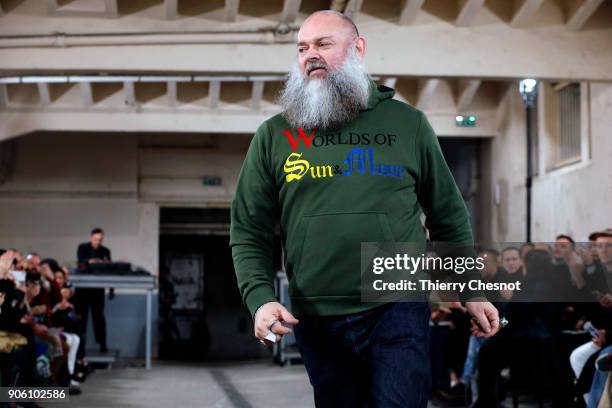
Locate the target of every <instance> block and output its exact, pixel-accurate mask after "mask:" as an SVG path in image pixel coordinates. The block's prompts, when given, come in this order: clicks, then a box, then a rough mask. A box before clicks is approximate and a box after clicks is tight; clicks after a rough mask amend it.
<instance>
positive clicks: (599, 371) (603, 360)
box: [587, 346, 612, 408]
mask: <svg viewBox="0 0 612 408" xmlns="http://www.w3.org/2000/svg"><path fill="white" fill-rule="evenodd" d="M595 368H596V371H595V375H594V376H593V383H592V385H591V389H590V392H589V394H588V400H587V408H600V407H609V406H611V404H612V384H611V383H610V382H611V381H612V380H610V378H612V377H611V375H610V372H612V346H608V347H606V348H605V349H603V350H601V352H600V353H599V355H598V358H597V360H596V361H595ZM606 386H607V387H608V392H607V395H605V394H604V390H605V388H606ZM604 399H607V401H604Z"/></svg>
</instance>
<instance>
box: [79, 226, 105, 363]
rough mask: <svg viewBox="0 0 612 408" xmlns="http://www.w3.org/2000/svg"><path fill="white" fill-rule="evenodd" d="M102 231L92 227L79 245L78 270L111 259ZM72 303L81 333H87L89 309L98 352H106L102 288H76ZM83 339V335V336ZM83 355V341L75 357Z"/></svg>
mask: <svg viewBox="0 0 612 408" xmlns="http://www.w3.org/2000/svg"><path fill="white" fill-rule="evenodd" d="M103 241H104V231H103V230H102V229H101V228H94V229H93V230H92V231H91V235H90V237H89V242H85V243H83V244H81V245H79V247H78V249H77V259H78V271H79V273H83V272H87V271H88V270H89V267H90V265H91V264H94V263H103V262H110V261H111V251H110V250H109V249H108V248H107V247H105V246H104V245H102V242H103ZM74 305H75V308H76V313H77V315H79V316H80V321H81V325H82V327H81V330H82V333H87V318H88V314H89V309H91V317H92V320H93V328H94V335H95V338H96V343H98V344H99V345H100V352H101V353H106V352H107V351H108V348H107V346H106V319H105V317H104V289H101V288H77V289H76V290H75V294H74ZM83 340H85V336H83ZM84 356H85V341H82V342H81V343H80V347H79V353H78V355H77V357H78V358H79V360H80V359H82V358H83V357H84Z"/></svg>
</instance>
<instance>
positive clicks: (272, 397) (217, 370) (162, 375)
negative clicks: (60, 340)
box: [43, 361, 535, 408]
mask: <svg viewBox="0 0 612 408" xmlns="http://www.w3.org/2000/svg"><path fill="white" fill-rule="evenodd" d="M82 389H83V394H81V395H79V396H72V397H70V402H69V403H68V404H66V403H47V404H43V406H44V407H66V406H67V405H68V406H70V407H82V408H107V407H118V408H119V407H120V408H136V407H138V408H140V407H147V408H157V407H169V408H191V407H198V408H208V407H211V408H213V407H214V408H223V407H228V408H259V407H261V408H286V407H291V408H302V407H304V408H306V407H308V408H310V407H313V406H314V403H313V399H312V388H311V386H310V383H309V382H308V376H307V375H306V371H305V370H304V366H302V365H294V366H287V367H283V368H280V367H278V366H275V365H272V364H271V363H268V362H265V361H254V362H239V363H219V364H210V363H209V364H206V365H181V364H179V363H159V362H157V363H155V364H154V367H153V369H151V370H150V371H147V370H144V369H143V368H139V367H138V368H131V367H127V368H113V369H112V370H97V371H95V372H94V373H93V374H92V375H91V376H90V377H89V378H88V379H87V381H86V382H85V383H83V384H82ZM507 402H508V404H507V406H511V404H510V403H509V401H507ZM534 406H535V405H532V404H527V405H523V404H521V407H522V408H527V407H534ZM429 408H442V406H440V405H438V404H436V403H433V402H432V403H430V404H429Z"/></svg>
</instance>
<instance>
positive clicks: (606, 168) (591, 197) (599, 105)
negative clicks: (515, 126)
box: [533, 82, 612, 241]
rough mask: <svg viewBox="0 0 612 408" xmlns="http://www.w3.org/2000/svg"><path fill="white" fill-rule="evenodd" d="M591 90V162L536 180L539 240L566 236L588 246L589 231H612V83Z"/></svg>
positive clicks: (593, 85)
mask: <svg viewBox="0 0 612 408" xmlns="http://www.w3.org/2000/svg"><path fill="white" fill-rule="evenodd" d="M589 88H590V92H589V94H590V95H589V98H587V100H588V102H589V106H588V109H587V112H588V111H590V115H589V116H590V117H589V118H588V119H589V121H588V124H589V126H587V132H588V135H587V136H590V145H591V149H590V150H591V151H590V160H588V161H587V162H584V163H581V164H578V165H574V166H570V167H567V168H561V169H559V170H556V171H553V172H549V173H547V174H544V175H542V176H539V177H536V178H535V179H534V186H533V201H534V206H533V219H534V224H533V236H534V239H536V240H553V239H554V237H555V236H556V235H557V234H561V233H564V234H569V235H571V236H573V237H575V239H576V240H582V241H586V240H587V238H588V235H589V234H590V233H591V232H593V231H596V230H602V229H604V228H610V227H612V84H610V83H598V82H592V83H590V86H589ZM583 120H586V118H583ZM544 136H545V135H542V134H541V135H540V137H544Z"/></svg>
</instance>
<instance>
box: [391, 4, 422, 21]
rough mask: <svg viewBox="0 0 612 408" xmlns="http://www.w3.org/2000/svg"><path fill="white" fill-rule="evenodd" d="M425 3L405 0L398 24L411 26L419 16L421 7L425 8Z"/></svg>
mask: <svg viewBox="0 0 612 408" xmlns="http://www.w3.org/2000/svg"><path fill="white" fill-rule="evenodd" d="M423 3H425V0H404V3H403V4H402V10H401V11H400V15H399V20H398V22H397V23H398V24H399V25H410V24H412V23H414V20H415V19H416V16H417V14H419V11H421V7H423Z"/></svg>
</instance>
